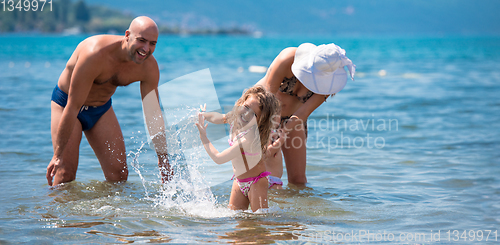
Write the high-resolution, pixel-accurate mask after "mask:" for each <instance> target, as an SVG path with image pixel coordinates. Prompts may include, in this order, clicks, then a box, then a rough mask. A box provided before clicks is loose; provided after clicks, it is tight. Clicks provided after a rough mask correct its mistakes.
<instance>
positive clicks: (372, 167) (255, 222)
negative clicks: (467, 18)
mask: <svg viewBox="0 0 500 245" xmlns="http://www.w3.org/2000/svg"><path fill="white" fill-rule="evenodd" d="M86 37H87V36H30V35H6V36H0V81H1V82H0V94H1V96H0V138H1V140H0V176H1V177H0V178H1V182H2V186H1V191H0V193H1V194H0V197H1V205H0V243H30V244H52V243H63V244H64V243H130V242H139V243H149V242H151V243H167V242H172V243H212V242H214V243H234V242H236V243H243V242H245V243H257V244H261V243H272V242H276V243H282V242H283V243H286V242H294V243H306V242H311V243H323V242H346V243H370V242H379V243H387V242H391V241H392V242H398V243H449V242H455V241H461V242H468V243H470V242H476V243H477V242H481V243H482V242H488V243H496V242H498V240H499V238H498V235H499V234H498V230H499V228H500V225H499V224H500V204H499V203H500V198H499V196H500V179H499V178H500V177H499V176H500V166H499V164H500V153H499V149H500V140H499V139H500V99H499V98H500V97H499V96H498V95H499V94H500V70H499V68H500V38H498V37H411V38H410V37H387V38H382V37H370V38H365V37H353V38H347V37H322V38H297V37H263V38H258V39H256V38H251V37H230V36H228V37H211V36H209V37H175V36H160V38H159V41H158V45H157V48H156V51H155V53H154V56H155V57H156V59H157V60H158V64H159V66H160V73H161V76H160V85H164V84H167V83H168V82H169V81H172V80H174V79H176V78H178V77H181V76H184V75H186V74H190V73H193V72H197V71H200V70H203V69H207V68H208V69H209V70H210V74H211V78H212V79H213V84H214V87H215V91H216V94H217V97H218V100H219V103H220V106H221V107H224V106H229V107H230V106H232V105H233V104H234V102H235V101H236V100H237V99H238V98H239V96H240V95H241V93H242V92H243V90H244V89H245V88H248V87H250V86H252V85H253V84H255V83H256V82H257V81H258V80H259V79H261V78H262V77H263V76H264V74H262V73H253V72H250V71H249V70H248V68H249V67H250V66H269V64H270V63H271V62H272V61H273V59H274V57H276V55H277V54H278V53H279V52H280V51H281V50H282V49H283V48H286V47H293V46H295V47H296V46H298V45H300V44H301V43H303V42H312V43H315V44H322V43H331V42H334V43H336V44H337V45H340V46H341V47H342V48H344V49H345V50H346V51H347V56H348V57H349V58H350V59H351V60H352V61H353V62H354V63H355V64H356V66H357V73H356V76H355V81H348V83H347V86H346V87H345V89H344V90H343V91H341V92H340V93H338V94H337V95H336V96H335V97H333V98H329V99H328V101H327V102H326V103H325V104H323V105H321V106H320V107H319V108H318V109H317V110H316V111H315V112H313V113H312V114H311V116H310V117H309V121H308V125H309V136H308V141H307V153H308V155H307V178H308V184H307V185H306V186H305V187H299V186H295V185H292V184H288V181H287V175H286V171H285V174H284V176H283V181H284V183H285V185H284V188H283V190H270V191H269V206H270V211H269V212H268V213H264V214H262V213H261V214H254V213H251V212H235V211H232V210H229V209H228V208H227V204H228V201H229V195H230V189H231V183H232V182H231V180H230V179H231V176H232V170H231V165H230V164H229V163H227V164H224V165H216V164H215V163H213V162H212V161H211V160H210V158H209V157H208V156H207V155H206V153H205V152H204V150H203V148H202V147H200V146H201V144H200V145H198V146H196V142H194V143H192V145H191V146H190V147H185V148H186V149H182V147H181V150H178V151H176V152H171V157H172V164H173V166H174V168H175V169H176V175H175V176H174V179H173V181H172V182H171V183H169V184H167V185H163V184H162V183H161V181H160V178H159V174H158V169H157V159H156V156H155V152H154V150H152V148H151V146H150V144H149V140H148V135H147V133H146V131H145V127H144V119H143V115H142V109H141V96H140V88H139V84H138V83H136V84H132V85H129V86H127V87H120V88H118V89H117V91H116V93H115V95H114V96H113V108H114V110H115V113H116V115H117V117H118V120H119V122H120V125H121V129H122V131H123V135H124V138H125V145H126V148H127V161H128V169H129V179H128V181H127V182H125V183H120V184H112V183H108V182H106V181H104V176H103V174H102V170H101V168H100V165H99V162H98V161H97V159H96V157H95V155H94V153H93V151H92V149H91V148H90V146H89V145H88V143H87V141H86V139H85V137H83V140H82V143H81V147H80V161H79V169H78V173H77V178H76V180H75V181H73V182H71V183H67V184H64V185H61V186H59V187H56V188H51V187H49V186H48V185H47V181H46V178H45V173H46V167H47V165H48V163H49V161H50V159H51V157H52V154H53V149H52V144H51V136H50V96H51V93H52V90H53V88H54V86H55V85H56V82H57V79H58V77H59V75H60V73H61V71H62V70H63V69H64V66H65V63H66V61H67V60H68V58H69V57H70V55H71V54H72V52H73V50H74V49H75V47H76V45H77V44H78V43H79V42H80V41H82V40H83V39H85V38H86ZM185 89H186V90H192V89H193V87H192V86H190V87H186V88H185ZM176 92H179V91H172V93H176ZM166 96H168V93H167V95H166ZM162 99H165V98H162ZM167 100H168V98H167ZM177 109H178V110H182V111H185V112H186V111H187V112H189V113H187V114H188V115H187V116H186V117H185V118H181V120H184V122H185V123H184V124H182V125H178V127H177V129H172V128H171V130H169V132H168V133H169V139H170V141H169V144H170V145H169V147H170V146H171V145H172V144H178V143H179V142H180V143H182V141H183V140H186V139H193V138H194V139H196V138H197V137H198V135H197V130H196V127H195V125H194V120H192V119H190V116H189V115H191V116H195V115H196V108H188V107H182V106H179V108H177ZM190 113H191V114H190ZM212 126H213V125H209V128H210V127H212ZM223 132H224V131H223ZM223 136H224V135H222V136H221V137H220V138H221V140H219V141H217V142H216V143H215V146H216V148H217V149H218V150H219V151H222V150H223V149H225V147H227V145H226V144H227V143H224V142H223V141H224V138H223ZM185 145H186V144H185Z"/></svg>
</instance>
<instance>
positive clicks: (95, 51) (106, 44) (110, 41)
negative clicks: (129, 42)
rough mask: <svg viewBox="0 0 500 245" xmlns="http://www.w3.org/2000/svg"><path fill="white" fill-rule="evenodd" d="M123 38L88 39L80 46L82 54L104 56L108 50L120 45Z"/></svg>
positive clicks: (104, 36) (97, 36) (105, 36)
mask: <svg viewBox="0 0 500 245" xmlns="http://www.w3.org/2000/svg"><path fill="white" fill-rule="evenodd" d="M120 41H121V37H120V36H117V35H95V36H91V37H88V38H86V39H85V40H83V41H82V42H81V43H80V44H79V45H78V46H79V48H80V49H81V51H82V52H84V53H87V54H89V55H103V54H106V53H107V49H109V48H110V47H112V46H113V45H116V44H118V43H119V42H120Z"/></svg>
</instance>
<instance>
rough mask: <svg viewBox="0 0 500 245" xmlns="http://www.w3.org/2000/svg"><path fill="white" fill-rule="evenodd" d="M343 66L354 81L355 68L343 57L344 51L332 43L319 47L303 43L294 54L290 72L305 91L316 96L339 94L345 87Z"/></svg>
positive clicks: (345, 80)
mask: <svg viewBox="0 0 500 245" xmlns="http://www.w3.org/2000/svg"><path fill="white" fill-rule="evenodd" d="M344 66H347V68H348V70H349V73H350V74H351V79H353V80H354V73H355V72H356V66H355V65H354V64H353V63H352V61H351V60H350V59H349V58H347V57H346V56H345V50H343V49H342V48H340V47H339V46H337V45H335V44H333V43H331V44H323V45H319V46H316V45H314V44H312V43H303V44H301V45H300V46H299V47H298V48H297V51H296V52H295V58H294V62H293V64H292V72H293V74H294V75H295V77H297V79H299V81H300V82H301V83H302V84H303V85H304V86H305V87H306V88H307V89H309V90H311V91H312V92H314V93H316V94H324V95H329V94H334V93H337V92H339V91H340V90H342V89H343V88H344V86H345V85H346V83H347V73H346V71H345V69H344Z"/></svg>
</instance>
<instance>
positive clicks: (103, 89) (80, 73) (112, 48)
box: [46, 16, 171, 186]
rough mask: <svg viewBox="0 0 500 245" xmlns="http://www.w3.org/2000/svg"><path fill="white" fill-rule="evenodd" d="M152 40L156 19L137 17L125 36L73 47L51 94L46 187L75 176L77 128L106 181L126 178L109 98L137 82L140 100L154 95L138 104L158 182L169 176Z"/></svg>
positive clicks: (104, 37) (95, 39) (120, 137)
mask: <svg viewBox="0 0 500 245" xmlns="http://www.w3.org/2000/svg"><path fill="white" fill-rule="evenodd" d="M157 39H158V27H157V26H156V23H155V22H154V21H153V20H152V19H150V18H148V17H145V16H141V17H137V18H135V19H134V20H133V21H132V23H131V24H130V27H129V29H128V30H127V31H126V32H125V36H116V35H97V36H92V37H89V38H87V39H85V40H84V41H82V42H81V43H80V44H79V45H78V46H77V47H76V49H75V51H74V52H73V54H72V55H71V58H70V59H69V61H68V63H67V64H66V68H65V69H64V71H63V72H62V74H61V76H60V77H59V81H58V82H57V86H56V87H55V89H54V91H53V93H52V101H51V135H52V145H53V147H54V156H53V157H52V160H51V161H50V163H49V165H48V167H47V175H46V177H47V182H48V184H49V185H50V186H54V185H58V184H61V183H65V182H70V181H73V180H75V178H76V171H77V168H78V158H79V146H80V142H81V139H82V131H83V132H84V133H85V136H86V137H87V140H88V142H89V144H90V146H91V147H92V149H93V150H94V152H95V155H96V157H97V159H98V160H99V163H100V164H101V168H102V170H103V172H104V176H105V178H106V180H107V181H112V182H118V181H125V180H127V177H128V169H127V162H126V152H125V143H124V140H123V134H122V131H121V129H120V125H119V124H118V120H117V118H116V115H115V112H114V111H113V106H112V105H111V96H112V95H113V94H114V93H115V90H116V88H117V87H118V86H127V85H129V84H131V83H133V82H136V81H140V90H141V96H142V98H143V100H144V99H145V98H147V97H148V98H153V99H152V100H151V99H149V101H153V102H154V103H153V104H151V103H150V105H151V106H149V107H148V106H146V105H145V103H144V101H143V108H144V109H145V110H146V109H149V112H150V113H149V115H145V116H146V121H147V124H148V129H149V130H150V133H151V132H155V134H152V135H154V136H155V137H154V138H153V143H154V147H155V150H156V153H157V155H158V166H159V168H160V171H161V173H162V175H161V176H162V180H163V181H164V182H165V181H166V180H168V179H169V178H170V176H171V170H170V166H169V163H168V158H167V145H166V141H165V135H164V133H162V132H164V130H163V127H164V124H163V118H162V116H161V110H159V108H160V107H159V102H158V98H157V96H158V90H157V89H158V81H159V77H160V72H159V69H158V63H157V62H156V59H155V58H154V57H153V55H152V54H153V52H154V50H155V47H156V42H157ZM151 95H153V96H151ZM150 108H153V109H150ZM145 113H146V111H145ZM151 113H154V115H153V114H151ZM153 119H154V120H153ZM151 121H155V123H151Z"/></svg>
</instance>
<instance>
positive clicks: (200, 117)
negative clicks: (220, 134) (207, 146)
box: [195, 112, 208, 136]
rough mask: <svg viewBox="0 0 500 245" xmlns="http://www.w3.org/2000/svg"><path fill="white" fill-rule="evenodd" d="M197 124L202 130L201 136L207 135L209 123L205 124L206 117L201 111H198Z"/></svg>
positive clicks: (199, 129)
mask: <svg viewBox="0 0 500 245" xmlns="http://www.w3.org/2000/svg"><path fill="white" fill-rule="evenodd" d="M195 124H196V126H197V127H198V131H200V136H206V135H207V127H208V123H207V124H205V117H204V116H203V114H202V113H201V112H200V113H198V122H197V123H195Z"/></svg>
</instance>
